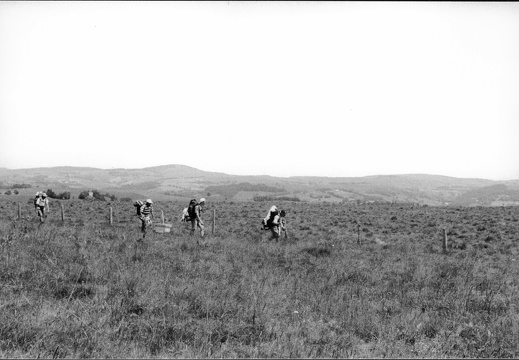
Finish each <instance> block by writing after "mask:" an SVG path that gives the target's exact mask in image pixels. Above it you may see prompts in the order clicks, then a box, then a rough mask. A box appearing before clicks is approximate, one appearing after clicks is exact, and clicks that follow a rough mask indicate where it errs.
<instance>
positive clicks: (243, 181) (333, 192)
mask: <svg viewBox="0 0 519 360" xmlns="http://www.w3.org/2000/svg"><path fill="white" fill-rule="evenodd" d="M15 184H29V185H30V186H31V187H30V188H21V189H18V191H19V195H20V196H29V195H30V196H32V195H34V192H35V191H38V190H47V189H49V188H50V189H52V190H53V191H55V192H56V193H61V192H64V191H69V192H70V193H71V194H72V196H75V197H77V195H79V193H80V192H81V191H83V190H94V189H95V190H98V191H100V192H102V193H109V194H115V195H116V196H117V197H119V198H121V197H131V198H136V197H142V198H145V197H152V198H154V199H157V200H167V199H177V198H181V199H188V198H193V197H202V196H204V197H206V198H208V200H212V201H220V200H234V201H252V200H254V199H272V201H275V199H276V198H282V199H294V200H296V199H297V200H300V201H308V202H337V203H338V202H357V201H361V202H364V201H368V202H408V203H417V204H428V205H445V204H451V205H455V206H477V205H483V206H497V205H519V180H510V181H493V180H486V179H465V178H454V177H448V176H440V175H426V174H408V175H376V176H364V177H316V176H294V177H288V178H279V177H273V176H266V175H264V176H243V175H229V174H225V173H219V172H209V171H203V170H199V169H195V168H193V167H189V166H185V165H178V164H174V165H163V166H155V167H148V168H142V169H97V168H88V167H72V166H63V167H51V168H33V169H17V170H10V169H6V168H0V194H1V195H0V196H2V197H7V196H9V197H10V198H12V197H13V196H14V195H5V192H6V191H8V190H9V189H11V188H12V187H13V185H15Z"/></svg>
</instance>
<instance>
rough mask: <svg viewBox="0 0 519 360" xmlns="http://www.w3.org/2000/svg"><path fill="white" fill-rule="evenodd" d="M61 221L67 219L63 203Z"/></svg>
mask: <svg viewBox="0 0 519 360" xmlns="http://www.w3.org/2000/svg"><path fill="white" fill-rule="evenodd" d="M61 221H62V222H63V221H65V209H64V208H63V204H61Z"/></svg>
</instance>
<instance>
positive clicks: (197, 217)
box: [188, 198, 205, 244]
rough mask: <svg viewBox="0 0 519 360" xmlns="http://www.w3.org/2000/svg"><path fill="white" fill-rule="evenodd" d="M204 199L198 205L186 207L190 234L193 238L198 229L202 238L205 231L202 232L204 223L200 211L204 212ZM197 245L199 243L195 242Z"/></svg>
mask: <svg viewBox="0 0 519 360" xmlns="http://www.w3.org/2000/svg"><path fill="white" fill-rule="evenodd" d="M204 205H205V198H201V199H200V202H199V203H198V204H194V206H192V204H190V205H189V207H188V212H189V217H190V220H191V234H190V236H193V235H194V234H195V230H196V228H197V227H198V228H199V229H200V236H201V237H202V238H204V235H205V230H204V222H203V220H202V211H203V210H204ZM197 243H198V244H199V241H198V240H197Z"/></svg>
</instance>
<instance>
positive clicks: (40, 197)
mask: <svg viewBox="0 0 519 360" xmlns="http://www.w3.org/2000/svg"><path fill="white" fill-rule="evenodd" d="M34 208H35V210H36V214H37V215H38V217H39V218H40V222H44V221H45V218H46V217H47V213H48V212H49V199H47V194H45V193H44V192H37V193H36V197H35V198H34Z"/></svg>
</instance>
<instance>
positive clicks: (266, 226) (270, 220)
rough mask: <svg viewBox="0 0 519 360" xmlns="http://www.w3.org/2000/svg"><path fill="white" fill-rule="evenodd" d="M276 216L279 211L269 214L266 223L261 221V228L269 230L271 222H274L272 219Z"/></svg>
mask: <svg viewBox="0 0 519 360" xmlns="http://www.w3.org/2000/svg"><path fill="white" fill-rule="evenodd" d="M278 214H279V211H272V212H269V218H268V219H267V222H265V219H263V221H262V222H261V224H262V225H263V228H264V229H270V227H271V226H272V222H273V221H274V218H275V217H276V215H278Z"/></svg>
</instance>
